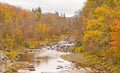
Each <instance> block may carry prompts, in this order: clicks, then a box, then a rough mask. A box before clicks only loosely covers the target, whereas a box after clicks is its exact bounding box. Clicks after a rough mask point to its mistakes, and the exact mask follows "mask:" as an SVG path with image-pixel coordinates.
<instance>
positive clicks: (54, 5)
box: [0, 0, 86, 17]
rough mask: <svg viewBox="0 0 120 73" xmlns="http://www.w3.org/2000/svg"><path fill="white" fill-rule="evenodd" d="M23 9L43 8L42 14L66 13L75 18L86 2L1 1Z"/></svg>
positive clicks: (77, 0)
mask: <svg viewBox="0 0 120 73" xmlns="http://www.w3.org/2000/svg"><path fill="white" fill-rule="evenodd" d="M0 2H4V3H9V4H12V5H15V6H18V7H21V8H25V9H29V10H32V8H37V7H41V9H42V13H46V12H52V13H54V12H56V11H58V12H59V13H65V14H66V16H67V17H70V16H73V15H74V14H75V11H77V10H79V9H82V7H83V6H84V3H85V2H86V0H0Z"/></svg>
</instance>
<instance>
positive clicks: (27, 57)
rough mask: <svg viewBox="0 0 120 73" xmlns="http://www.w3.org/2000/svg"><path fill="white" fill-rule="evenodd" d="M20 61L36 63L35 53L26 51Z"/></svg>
mask: <svg viewBox="0 0 120 73" xmlns="http://www.w3.org/2000/svg"><path fill="white" fill-rule="evenodd" d="M19 61H21V62H29V63H34V54H33V53H26V54H24V55H22V56H21V57H20V59H19Z"/></svg>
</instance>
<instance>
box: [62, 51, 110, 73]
mask: <svg viewBox="0 0 120 73" xmlns="http://www.w3.org/2000/svg"><path fill="white" fill-rule="evenodd" d="M82 57H83V56H82V54H80V53H78V54H69V55H61V58H63V59H65V60H67V61H70V62H72V63H75V64H76V68H78V69H79V67H82V68H85V67H88V68H90V69H91V70H92V71H93V73H112V72H111V71H110V70H106V69H97V68H96V67H95V66H94V65H88V64H86V63H84V62H83V61H82Z"/></svg>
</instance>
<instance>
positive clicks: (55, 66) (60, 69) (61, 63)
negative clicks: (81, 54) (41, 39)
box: [18, 40, 91, 73]
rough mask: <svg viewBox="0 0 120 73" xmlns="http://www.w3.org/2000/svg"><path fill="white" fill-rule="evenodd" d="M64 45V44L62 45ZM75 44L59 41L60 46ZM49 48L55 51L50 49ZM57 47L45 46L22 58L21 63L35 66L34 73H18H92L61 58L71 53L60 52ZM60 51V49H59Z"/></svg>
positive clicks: (31, 72)
mask: <svg viewBox="0 0 120 73" xmlns="http://www.w3.org/2000/svg"><path fill="white" fill-rule="evenodd" d="M63 42H64V43H63ZM61 43H63V44H64V45H63V44H61ZM71 44H73V43H70V44H68V43H67V44H65V41H63V40H62V41H59V44H58V45H59V46H60V45H62V46H64V47H65V45H67V46H70V45H71ZM48 47H49V48H50V47H51V48H52V47H53V49H48ZM55 49H56V47H55V45H52V46H47V47H46V46H44V47H42V48H41V49H37V51H36V52H32V53H28V54H26V55H24V56H22V57H21V58H20V60H19V61H21V62H28V63H30V64H32V66H34V69H35V70H34V71H29V70H26V69H22V70H19V72H18V73H90V72H91V70H90V69H89V68H86V69H84V68H81V69H77V68H76V67H75V65H74V63H72V62H69V61H66V60H64V59H62V58H61V57H60V56H61V55H64V54H70V53H69V52H68V53H66V52H59V51H57V50H55ZM57 49H58V47H57Z"/></svg>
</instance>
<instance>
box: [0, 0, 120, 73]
mask: <svg viewBox="0 0 120 73" xmlns="http://www.w3.org/2000/svg"><path fill="white" fill-rule="evenodd" d="M62 36H72V37H73V38H74V39H75V41H76V42H77V44H76V45H75V46H74V47H73V48H71V49H70V50H69V51H70V52H72V53H74V54H76V53H77V54H78V53H79V54H82V59H78V61H76V60H74V59H72V61H75V62H79V63H83V64H85V65H88V66H92V67H95V68H96V67H99V69H100V70H109V71H110V72H111V73H119V72H120V0H87V2H86V3H85V6H84V7H83V9H82V11H79V15H78V16H77V17H75V18H67V17H65V16H63V17H62V16H59V14H58V13H57V12H56V14H52V13H46V14H41V9H40V8H37V9H33V10H32V11H29V10H25V9H21V8H19V7H15V6H11V5H8V4H3V3H0V52H4V53H5V54H6V55H7V56H8V57H9V58H10V59H11V60H14V59H15V57H16V56H17V55H18V54H19V53H20V52H22V51H26V50H27V49H28V48H35V47H37V46H40V45H44V44H47V43H49V42H51V41H56V40H58V39H61V37H62ZM67 57H68V56H63V58H65V59H66V58H67ZM67 59H68V58H67ZM70 60H71V58H70Z"/></svg>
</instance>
